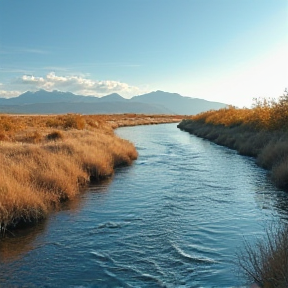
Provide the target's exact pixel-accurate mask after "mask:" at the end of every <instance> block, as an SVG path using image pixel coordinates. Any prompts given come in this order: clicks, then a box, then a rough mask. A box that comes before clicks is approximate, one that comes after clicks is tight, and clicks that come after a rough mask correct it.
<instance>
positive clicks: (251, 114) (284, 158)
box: [178, 94, 288, 191]
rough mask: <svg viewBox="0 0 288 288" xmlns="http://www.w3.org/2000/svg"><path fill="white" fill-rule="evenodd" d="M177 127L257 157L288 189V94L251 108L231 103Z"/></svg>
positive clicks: (257, 102) (256, 104) (277, 182)
mask: <svg viewBox="0 0 288 288" xmlns="http://www.w3.org/2000/svg"><path fill="white" fill-rule="evenodd" d="M178 128H180V129H182V130H184V131H187V132H190V133H192V134H195V135H197V136H199V137H202V138H205V139H208V140H210V141H213V142H215V143H217V144H219V145H223V146H227V147H229V148H232V149H235V150H237V151H238V152H239V153H240V154H242V155H247V156H253V157H256V161H257V164H258V165H259V166H261V167H263V168H265V169H268V170H269V172H270V175H271V178H272V181H273V182H274V183H275V184H276V186H277V187H279V188H280V189H283V190H286V191H288V95H287V94H285V95H283V96H281V97H280V98H279V99H278V100H277V101H276V100H265V99H264V100H256V101H255V104H254V106H253V108H252V109H248V108H243V109H238V108H235V107H229V108H225V109H220V110H211V111H208V112H204V113H201V114H198V115H195V116H191V117H190V118H187V119H184V120H182V121H181V123H180V124H179V125H178Z"/></svg>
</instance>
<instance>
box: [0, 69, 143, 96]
mask: <svg viewBox="0 0 288 288" xmlns="http://www.w3.org/2000/svg"><path fill="white" fill-rule="evenodd" d="M0 87H1V86H0ZM1 88H3V90H1V91H0V96H1V97H13V96H17V95H15V93H16V91H18V92H19V91H21V92H20V93H19V94H21V93H23V92H25V91H28V90H29V91H37V90H39V89H45V90H47V91H53V90H59V91H64V92H66V91H69V92H72V93H75V94H79V95H84V96H88V95H94V96H104V95H107V94H110V93H119V94H121V95H122V96H124V97H131V96H134V95H137V94H139V93H140V92H142V91H141V90H140V89H139V88H138V87H135V86H131V85H129V84H127V83H123V82H120V81H113V80H102V81H100V80H93V79H89V78H85V77H84V76H78V75H74V76H73V75H72V76H71V75H69V76H60V75H56V74H55V72H50V73H48V74H47V75H46V76H44V77H38V76H34V75H22V76H21V77H19V78H16V79H14V80H13V81H11V82H10V83H8V84H2V87H1ZM19 94H18V95H19Z"/></svg>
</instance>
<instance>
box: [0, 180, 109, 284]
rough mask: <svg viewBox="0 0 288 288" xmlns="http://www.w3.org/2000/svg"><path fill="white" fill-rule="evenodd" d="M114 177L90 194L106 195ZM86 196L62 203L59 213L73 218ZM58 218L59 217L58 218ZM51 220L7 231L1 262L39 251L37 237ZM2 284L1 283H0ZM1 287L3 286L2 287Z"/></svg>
mask: <svg viewBox="0 0 288 288" xmlns="http://www.w3.org/2000/svg"><path fill="white" fill-rule="evenodd" d="M111 181H112V177H111V178H109V179H106V180H103V181H101V184H97V185H93V184H92V185H91V187H90V189H89V192H90V193H105V192H106V191H107V186H108V185H109V183H111ZM83 197H85V196H84V195H79V196H78V197H76V198H75V199H73V200H71V201H68V202H64V203H62V205H61V207H59V208H58V211H56V210H55V211H54V212H53V213H54V214H55V213H56V214H57V212H59V211H62V213H63V212H64V211H69V212H68V213H69V214H70V215H71V216H72V217H73V215H76V214H77V213H79V211H80V210H81V209H83V205H84V201H83V199H82V198H83ZM54 217H55V215H54ZM56 217H57V216H56ZM48 223H49V218H48V219H45V220H42V221H39V222H38V223H37V224H36V225H35V226H34V225H33V226H30V225H28V226H27V227H23V228H19V229H16V230H7V231H6V234H5V237H4V238H2V239H1V240H0V259H1V262H4V263H5V262H12V261H16V260H17V259H18V258H20V257H23V255H24V254H25V253H28V252H29V251H31V250H34V249H37V247H36V245H35V240H36V239H37V237H38V236H39V235H40V236H41V235H42V234H43V233H45V230H46V228H47V226H48V225H49V224H48ZM0 284H1V282H0ZM0 287H1V286H0Z"/></svg>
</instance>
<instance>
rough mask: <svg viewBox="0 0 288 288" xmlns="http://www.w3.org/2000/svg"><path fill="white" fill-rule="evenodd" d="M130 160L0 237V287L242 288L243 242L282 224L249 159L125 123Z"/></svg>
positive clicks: (279, 198) (266, 184)
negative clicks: (41, 217) (133, 153)
mask: <svg viewBox="0 0 288 288" xmlns="http://www.w3.org/2000/svg"><path fill="white" fill-rule="evenodd" d="M117 134H118V135H119V136H120V137H122V138H125V139H128V140H130V141H132V142H133V143H134V144H135V145H136V147H137V150H138V152H139V158H138V160H136V161H135V162H134V164H133V165H132V166H130V167H122V168H119V169H117V171H116V173H115V175H114V177H113V178H112V179H110V180H108V181H104V182H102V183H100V184H97V185H94V186H91V187H90V189H89V190H88V191H86V192H85V193H83V194H81V195H80V196H79V198H77V199H75V200H74V201H71V202H69V203H67V205H66V206H65V207H63V209H62V210H61V211H58V212H55V213H54V214H53V215H51V216H50V217H49V219H47V220H46V221H44V222H42V223H39V224H38V225H37V226H36V227H30V228H26V229H24V230H19V231H14V232H13V233H14V234H15V235H14V237H9V238H6V239H3V240H1V242H0V287H29V288H33V287H79V288H80V287H81V288H82V287H112V288H113V287H150V288H153V287H245V283H246V282H245V281H246V280H245V279H244V277H243V276H242V274H240V273H239V270H238V267H237V265H235V262H236V259H237V257H236V254H237V252H238V251H240V250H241V249H242V248H243V246H244V240H247V241H252V242H253V241H254V240H255V239H256V238H257V237H261V236H262V235H263V233H264V230H265V227H268V226H269V225H271V223H274V222H276V223H277V222H281V221H286V219H287V211H288V209H287V207H288V197H287V194H285V193H284V192H281V191H279V190H277V189H276V188H275V187H274V186H273V185H272V184H271V183H270V181H269V178H268V177H267V172H266V171H264V170H262V169H261V168H259V167H258V166H256V164H255V160H254V159H253V158H249V157H243V156H240V155H238V154H237V153H236V152H235V151H233V150H229V149H228V148H225V147H221V146H217V145H215V144H213V143H210V142H208V141H206V140H202V139H200V138H197V137H195V136H193V135H190V134H188V133H186V132H183V131H180V130H179V129H177V127H176V124H163V125H154V126H138V127H126V128H120V129H118V130H117Z"/></svg>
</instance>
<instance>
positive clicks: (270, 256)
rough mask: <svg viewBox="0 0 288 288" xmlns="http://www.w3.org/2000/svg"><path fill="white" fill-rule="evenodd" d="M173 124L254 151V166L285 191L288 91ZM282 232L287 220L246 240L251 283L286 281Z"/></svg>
mask: <svg viewBox="0 0 288 288" xmlns="http://www.w3.org/2000/svg"><path fill="white" fill-rule="evenodd" d="M178 127H179V128H180V129H182V130H184V131H187V132H190V133H192V134H194V135H197V136H199V137H202V138H205V139H208V140H210V141H213V142H215V143H217V144H219V145H223V146H227V147H229V148H232V149H235V150H237V151H238V152H239V153H240V154H242V155H248V156H253V157H255V158H256V162H257V164H258V165H259V166H261V167H263V168H265V169H268V170H269V174H270V176H271V179H272V181H273V182H274V183H275V184H276V185H277V186H278V187H279V188H280V189H283V190H286V191H288V95H287V93H285V94H284V95H283V96H281V97H280V98H279V99H278V100H277V101H276V100H265V99H264V100H255V104H254V106H253V108H252V109H247V108H243V109H237V108H235V107H229V108H226V109H220V110H214V111H208V112H204V113H201V114H198V115H195V116H192V117H189V118H187V119H184V120H182V121H181V123H180V124H179V125H178ZM287 238H288V228H287V226H285V225H284V226H281V227H280V228H277V227H274V228H273V227H272V228H271V231H268V232H267V234H266V238H265V239H259V240H258V241H257V244H256V245H255V246H254V245H253V246H252V245H249V244H247V245H246V249H245V251H242V252H241V254H240V256H239V265H240V267H241V268H242V270H243V271H244V273H245V274H246V276H247V278H248V279H249V280H250V281H251V282H255V285H254V286H255V287H264V288H275V287H279V288H284V287H288V247H287V244H288V241H287V240H288V239H287ZM252 286H253V285H252ZM252 286H251V287H252ZM254 286H253V287H254Z"/></svg>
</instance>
